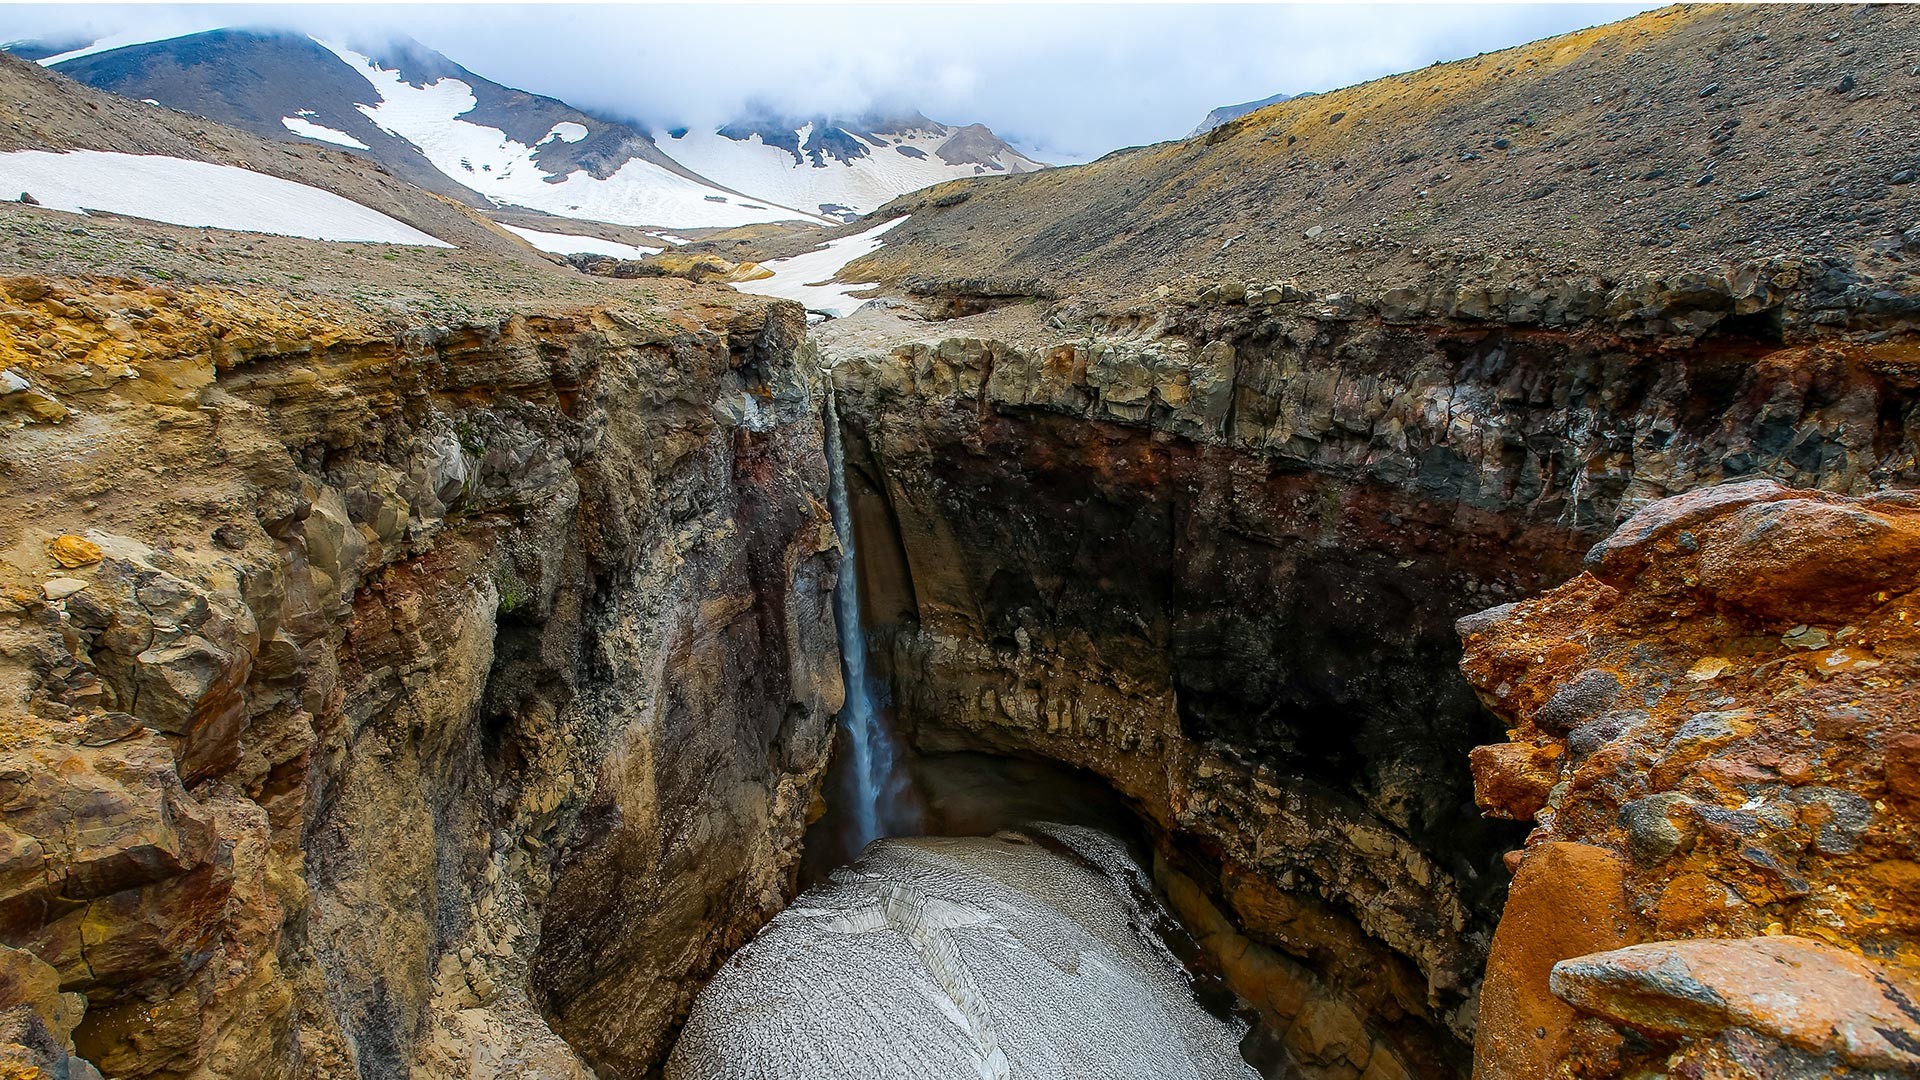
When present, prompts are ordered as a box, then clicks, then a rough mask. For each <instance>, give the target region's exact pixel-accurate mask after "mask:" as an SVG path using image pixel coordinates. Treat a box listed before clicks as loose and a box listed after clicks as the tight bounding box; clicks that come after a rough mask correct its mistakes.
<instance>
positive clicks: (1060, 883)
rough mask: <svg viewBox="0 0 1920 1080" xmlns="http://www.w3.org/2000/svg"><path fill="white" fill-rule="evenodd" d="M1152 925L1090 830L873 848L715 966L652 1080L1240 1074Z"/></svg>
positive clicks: (1223, 1036)
mask: <svg viewBox="0 0 1920 1080" xmlns="http://www.w3.org/2000/svg"><path fill="white" fill-rule="evenodd" d="M1163 919H1164V914H1163V913H1161V912H1160V911H1159V909H1158V905H1157V904H1156V903H1155V902H1154V900H1153V898H1152V892H1151V884H1150V882H1149V881H1148V879H1147V877H1146V874H1145V873H1144V872H1143V871H1142V870H1141V869H1140V867H1139V866H1138V865H1136V864H1135V863H1134V862H1133V861H1132V858H1131V856H1129V855H1128V854H1127V851H1126V849H1125V848H1124V847H1123V846H1122V845H1121V844H1120V843H1118V842H1117V841H1115V840H1114V839H1113V838H1112V837H1109V836H1107V835H1105V834H1103V833H1099V832H1096V831H1094V830H1091V829H1086V828H1081V827H1077V826H1062V825H1037V826H1030V827H1028V828H1025V829H1022V830H1018V831H1008V832H1001V833H998V834H996V835H994V836H991V837H966V838H933V837H920V838H914V839H903V840H881V841H878V842H876V843H874V844H873V845H871V846H869V847H868V848H867V850H866V852H865V853H864V854H862V855H861V857H860V859H859V860H858V861H857V862H855V863H854V864H853V865H852V866H849V867H845V868H843V869H841V870H838V871H836V872H835V873H834V876H833V880H832V881H831V882H829V883H828V884H825V885H820V886H816V887H815V888H813V889H810V890H808V891H807V892H806V893H805V894H803V895H802V896H801V897H800V898H799V899H798V900H796V901H795V902H794V905H793V906H792V907H790V908H788V909H787V910H786V911H784V912H782V913H780V914H779V915H778V916H775V918H774V919H773V921H772V922H770V923H768V924H767V926H766V928H765V929H763V930H762V931H761V932H760V935H759V937H757V938H756V939H755V940H754V941H753V943H752V944H750V945H748V946H747V947H746V948H745V949H743V950H741V951H740V952H738V953H736V954H735V955H734V957H733V958H732V959H731V960H729V961H728V962H727V965H726V966H725V967H724V968H722V969H721V971H720V973H719V975H717V976H716V977H715V978H714V980H713V982H712V983H710V984H708V986H707V987H706V988H705V989H704V990H702V991H701V994H700V999H699V1002H698V1004H697V1005H696V1006H695V1008H694V1012H693V1015H692V1017H690V1018H689V1020H688V1022H687V1027H686V1030H685V1032H684V1033H683V1034H682V1036H681V1038H680V1041H679V1043H678V1045H676V1046H675V1047H674V1051H673V1057H672V1059H671V1061H670V1062H669V1064H668V1067H667V1076H668V1077H669V1078H670V1080H726V1078H731V1077H784V1076H791V1077H801V1076H810V1077H845V1078H848V1080H853V1078H864V1077H872V1076H900V1077H915V1078H925V1080H936V1078H938V1080H981V1078H989V1080H991V1078H1007V1077H1017V1076H1061V1077H1067V1076H1102V1077H1114V1078H1116V1080H1226V1078H1229V1077H1232V1078H1246V1080H1252V1078H1254V1077H1256V1076H1257V1075H1258V1074H1257V1073H1255V1072H1254V1071H1253V1070H1252V1069H1251V1068H1250V1067H1248V1065H1247V1064H1246V1062H1244V1061H1243V1060H1241V1058H1240V1054H1239V1050H1238V1047H1237V1045H1236V1044H1237V1041H1238V1039H1239V1036H1240V1034H1241V1030H1240V1029H1238V1028H1237V1027H1236V1026H1235V1025H1231V1024H1229V1023H1226V1022H1223V1021H1221V1020H1218V1019H1215V1018H1214V1017H1211V1016H1208V1015H1207V1014H1206V1013H1205V1012H1203V1011H1202V1010H1201V1009H1200V1006H1199V1005H1198V1004H1197V1003H1196V1002H1195V1001H1194V997H1193V991H1192V989H1191V987H1190V986H1189V985H1188V979H1187V975H1186V973H1185V972H1183V971H1181V969H1180V967H1179V965H1178V963H1177V962H1176V961H1175V960H1174V958H1173V956H1172V955H1171V954H1170V953H1169V952H1168V951H1167V949H1166V946H1165V945H1164V944H1162V943H1161V942H1160V941H1159V939H1158V938H1156V937H1154V936H1153V933H1154V931H1153V929H1152V928H1153V927H1154V926H1155V925H1156V924H1157V923H1159V922H1160V921H1161V920H1163Z"/></svg>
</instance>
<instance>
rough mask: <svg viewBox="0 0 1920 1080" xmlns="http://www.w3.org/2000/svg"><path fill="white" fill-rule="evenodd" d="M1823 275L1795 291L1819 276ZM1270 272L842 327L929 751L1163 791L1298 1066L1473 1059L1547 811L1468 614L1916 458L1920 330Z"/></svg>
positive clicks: (900, 634) (1788, 304)
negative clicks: (1319, 289)
mask: <svg viewBox="0 0 1920 1080" xmlns="http://www.w3.org/2000/svg"><path fill="white" fill-rule="evenodd" d="M1723 280H1724V279H1723ZM1793 283H1795V279H1791V278H1783V279H1782V281H1781V283H1779V284H1776V285H1775V286H1774V287H1773V292H1772V293H1771V295H1770V297H1769V303H1770V304H1771V305H1774V307H1775V309H1776V310H1785V309H1792V310H1796V311H1797V310H1804V309H1803V308H1801V307H1800V306H1799V304H1798V297H1800V296H1802V295H1804V294H1803V293H1802V292H1801V291H1800V290H1799V288H1798V287H1797V286H1796V288H1794V289H1791V290H1790V289H1788V288H1786V287H1785V286H1786V285H1787V284H1793ZM1273 292H1274V293H1275V295H1274V296H1273V297H1272V298H1271V301H1269V297H1268V296H1267V295H1266V290H1264V289H1260V288H1248V289H1245V290H1241V289H1231V290H1226V289H1215V290H1206V291H1201V292H1197V293H1195V292H1187V293H1184V294H1182V293H1180V292H1178V291H1177V290H1165V291H1163V293H1162V295H1161V298H1160V300H1159V301H1158V303H1157V304H1155V305H1152V306H1148V305H1129V306H1125V307H1122V308H1120V309H1118V310H1112V309H1106V310H1100V309H1095V310H1087V309H1082V308H1079V307H1077V306H1076V305H1071V304H1065V303H1061V304H1054V305H1051V306H1047V307H1042V306H1041V305H1037V304H1034V305H1020V306H1015V307H1009V308H1002V309H999V310H995V311H992V312H989V313H986V314H981V315H977V316H971V317H966V318H960V319H952V320H946V321H934V322H927V321H915V320H914V319H912V318H910V317H905V316H903V315H902V314H901V313H900V312H899V311H898V310H879V309H873V310H869V311H867V312H864V313H862V314H861V315H858V316H856V317H855V318H853V319H850V320H845V321H843V322H840V323H836V324H831V325H829V326H828V327H826V328H823V329H821V330H819V331H817V332H816V336H817V337H818V338H819V340H820V342H821V348H822V351H823V353H824V355H826V356H827V357H828V358H829V360H830V361H831V362H832V364H833V373H834V380H835V384H836V387H837V391H838V395H839V402H840V415H841V417H842V420H843V423H844V424H845V425H846V426H847V428H848V432H849V436H850V438H849V462H850V466H851V468H852V472H853V474H854V479H853V480H852V481H851V483H850V486H851V488H852V489H853V490H854V493H855V509H856V514H855V517H856V521H857V522H858V523H859V525H860V542H859V545H858V547H859V549H860V551H861V553H862V555H861V557H862V563H863V565H862V567H861V572H862V574H863V582H864V583H865V585H866V600H867V604H868V607H869V611H868V622H869V625H870V626H873V627H876V628H879V635H880V636H881V637H882V638H884V639H885V640H886V641H887V642H888V645H889V648H888V650H886V652H885V659H884V661H883V663H884V664H885V665H886V666H887V667H888V668H889V670H890V672H891V675H892V685H893V690H894V697H895V702H896V705H897V707H898V709H899V711H900V713H901V717H902V720H903V722H904V723H905V724H906V725H907V726H908V727H909V728H910V729H911V730H912V732H913V735H914V738H915V741H916V742H917V743H918V744H919V745H920V746H921V747H922V748H923V749H926V750H934V751H940V750H953V749H974V748H980V747H983V746H984V747H990V748H993V749H996V750H999V751H1001V752H1007V753H1016V754H1028V755H1036V756H1041V757H1046V758H1050V759H1054V760H1059V761H1063V762H1066V763H1068V764H1071V765H1074V766H1077V767H1080V768H1084V769H1088V770H1091V771H1093V772H1095V773H1097V774H1099V775H1101V776H1103V777H1105V778H1107V779H1108V781H1109V782H1111V783H1113V784H1114V785H1115V787H1116V788H1117V789H1118V790H1119V791H1120V792H1122V793H1123V794H1124V795H1125V796H1127V797H1128V798H1129V799H1131V800H1133V801H1134V803H1135V804H1136V806H1137V807H1138V809H1139V810H1140V812H1141V813H1142V814H1143V816H1145V817H1146V818H1148V819H1149V820H1150V821H1152V822H1153V824H1154V825H1155V826H1156V828H1157V830H1158V831H1159V834H1160V835H1161V837H1162V838H1163V848H1164V850H1165V853H1166V854H1167V856H1168V860H1169V865H1168V867H1167V868H1166V869H1167V870H1168V871H1169V873H1167V874H1165V875H1163V877H1164V879H1165V881H1167V882H1171V883H1172V884H1171V885H1170V888H1172V889H1173V890H1174V891H1175V892H1176V893H1179V892H1180V890H1181V889H1182V888H1183V886H1181V885H1180V882H1181V881H1182V880H1185V881H1186V882H1188V883H1190V884H1192V885H1193V886H1194V888H1193V889H1192V890H1191V891H1190V892H1189V893H1188V894H1187V895H1189V896H1190V897H1192V898H1193V899H1194V900H1195V906H1193V907H1191V908H1189V909H1188V910H1184V911H1183V912H1182V914H1183V916H1185V917H1187V919H1188V920H1189V921H1190V922H1197V923H1199V924H1207V923H1209V921H1210V920H1214V919H1216V918H1223V920H1224V921H1221V922H1220V923H1219V928H1220V933H1221V935H1222V936H1221V937H1220V939H1219V945H1220V947H1221V949H1223V950H1224V951H1226V952H1227V953H1228V954H1229V955H1234V954H1237V953H1238V952H1239V951H1240V950H1244V949H1246V948H1247V947H1248V944H1249V942H1251V943H1252V944H1253V945H1255V946H1258V947H1260V948H1263V949H1266V950H1268V951H1269V953H1270V954H1271V955H1269V956H1264V957H1263V958H1262V960H1261V961H1260V963H1259V964H1258V965H1252V967H1254V968H1255V970H1249V971H1246V972H1243V973H1242V974H1243V975H1244V977H1245V978H1244V984H1243V988H1242V992H1243V994H1246V995H1247V996H1248V997H1249V998H1252V999H1255V1000H1256V1001H1257V1000H1258V999H1259V998H1260V997H1261V995H1262V994H1263V993H1264V994H1265V995H1266V996H1267V1000H1268V1001H1269V1002H1270V1003H1271V1008H1270V1013H1271V1016H1270V1020H1271V1022H1272V1023H1273V1025H1274V1026H1275V1027H1276V1028H1277V1029H1278V1030H1280V1031H1282V1032H1284V1033H1286V1034H1285V1036H1284V1038H1285V1041H1286V1042H1287V1043H1288V1045H1289V1050H1290V1052H1291V1053H1292V1055H1293V1056H1294V1058H1295V1060H1296V1064H1299V1065H1301V1066H1302V1067H1304V1068H1306V1069H1308V1070H1309V1071H1310V1072H1313V1073H1315V1074H1317V1075H1329V1076H1334V1075H1344V1070H1347V1069H1355V1070H1359V1069H1365V1068H1367V1067H1369V1066H1370V1065H1371V1067H1373V1068H1374V1069H1375V1070H1376V1075H1394V1074H1395V1073H1394V1072H1393V1071H1392V1070H1395V1069H1399V1070H1403V1071H1405V1072H1407V1073H1408V1074H1410V1075H1428V1074H1432V1073H1434V1072H1435V1071H1436V1070H1438V1071H1446V1070H1450V1069H1460V1070H1464V1068H1465V1062H1464V1057H1463V1055H1464V1053H1465V1050H1466V1047H1467V1045H1468V1043H1469V1042H1471V1041H1472V1039H1473V1037H1474V1029H1475V1023H1476V1015H1477V1009H1478V1003H1477V1001H1476V999H1475V991H1476V987H1477V986H1478V983H1479V977H1480V974H1479V973H1480V971H1481V968H1482V965H1483V964H1484V962H1485V957H1486V950H1487V948H1488V944H1489V940H1490V936H1491V935H1492V933H1493V928H1494V925H1495V923H1496V921H1497V920H1498V919H1499V917H1500V912H1501V907H1502V900H1503V895H1504V892H1503V890H1504V886H1505V879H1506V875H1505V872H1504V870H1503V869H1502V867H1501V863H1500V857H1501V854H1502V852H1503V851H1504V850H1505V849H1506V848H1508V847H1510V846H1511V845H1512V844H1513V843H1514V841H1515V840H1516V839H1517V834H1513V833H1509V832H1507V831H1505V830H1503V829H1501V828H1499V827H1497V826H1492V825H1488V824H1485V823H1482V822H1481V821H1480V820H1479V818H1478V811H1477V809H1476V808H1475V806H1474V805H1473V801H1472V793H1471V790H1470V784H1469V777H1468V774H1467V772H1466V770H1465V769H1464V768H1462V760H1463V759H1464V757H1465V755H1466V754H1467V752H1468V751H1469V750H1470V749H1471V748H1472V747H1473V746H1475V745H1477V744H1480V743H1488V742H1495V741H1498V740H1499V738H1500V734H1499V727H1498V725H1497V724H1496V723H1495V722H1494V721H1493V720H1492V718H1490V717H1489V716H1488V714H1486V713H1485V712H1483V711H1482V709H1481V707H1480V705H1479V703H1478V702H1476V701H1475V700H1474V698H1473V695H1472V693H1471V691H1470V689H1469V688H1468V687H1467V686H1466V685H1465V684H1464V683H1463V682H1462V681H1461V680H1459V678H1458V677H1457V676H1456V675H1455V674H1454V671H1453V669H1454V667H1455V665H1456V663H1457V662H1458V658H1459V655H1460V654H1459V644H1458V641H1457V638H1456V636H1455V633H1454V630H1453V626H1452V623H1453V620H1454V619H1456V618H1458V617H1460V616H1463V615H1466V614H1468V613H1470V612H1473V611H1477V610H1479V609H1481V608H1484V607H1487V606H1488V605H1489V604H1493V603H1498V602H1501V601H1503V600H1513V599H1518V598H1520V597H1522V596H1525V595H1529V594H1531V593H1533V592H1536V591H1538V590H1540V589H1543V588H1547V587H1549V586H1552V585H1554V584H1556V583H1558V582H1560V581H1562V580H1565V579H1566V578H1567V577H1569V576H1571V575H1573V574H1575V573H1577V572H1578V569H1579V566H1580V560H1581V557H1582V553H1583V552H1584V551H1585V550H1586V549H1587V548H1588V547H1589V546H1590V545H1591V544H1592V543H1593V542H1595V541H1596V540H1598V539H1600V538H1601V537H1603V536H1604V535H1605V534H1606V533H1607V532H1608V531H1609V530H1610V529H1611V528H1612V527H1613V525H1614V523H1615V522H1617V521H1619V520H1620V519H1621V518H1623V517H1625V516H1626V515H1629V514H1631V513H1632V512H1633V511H1634V510H1635V509H1636V508H1638V507H1640V506H1643V505H1646V504H1647V503H1649V502H1652V501H1654V500H1657V499H1659V498H1661V497H1664V496H1666V495H1668V494H1670V493H1673V492H1680V491H1686V490H1690V489H1694V488H1698V487H1702V486H1707V485H1713V484H1716V483H1719V482H1722V481H1724V480H1728V479H1737V478H1740V477H1744V476H1751V475H1765V476H1772V477H1777V478H1779V480H1780V481H1782V482H1784V483H1789V484H1794V485H1798V486H1802V487H1810V488H1824V489H1827V490H1832V491H1838V492H1851V493H1866V492H1869V491H1872V490H1874V489H1876V488H1878V487H1881V486H1884V485H1910V484H1913V483H1914V482H1915V481H1916V480H1920V475H1916V466H1915V464H1914V439H1913V436H1912V424H1913V420H1912V417H1913V416H1914V415H1915V409H1916V408H1917V407H1920V371H1917V370H1916V369H1915V368H1914V367H1913V364H1912V361H1911V344H1910V342H1911V338H1910V336H1909V334H1910V330H1909V328H1908V327H1907V326H1906V324H1905V322H1904V321H1903V320H1901V319H1899V318H1889V319H1885V320H1883V321H1881V322H1880V323H1879V324H1878V325H1877V326H1876V327H1874V328H1872V329H1864V330H1861V331H1854V332H1847V331H1844V330H1829V329H1827V328H1826V327H1824V326H1823V325H1822V324H1819V323H1815V322H1812V321H1810V320H1806V319H1801V318H1799V317H1797V316H1793V315H1782V316H1781V319H1780V322H1779V323H1777V324H1776V325H1775V327H1774V328H1772V329H1767V330H1764V331H1762V332H1758V333H1756V332H1751V331H1750V328H1751V327H1752V325H1753V324H1752V323H1748V322H1743V321H1741V320H1739V319H1734V318H1731V310H1730V309H1724V308H1723V309H1720V311H1719V312H1718V314H1717V315H1716V317H1712V318H1707V319H1702V320H1699V321H1694V320H1689V319H1685V318H1672V319H1667V318H1654V319H1650V320H1649V321H1648V322H1646V323H1643V324H1639V325H1638V326H1631V325H1623V324H1622V323H1620V322H1617V321H1614V320H1613V319H1612V318H1610V317H1609V316H1608V315H1607V314H1605V312H1604V311H1603V310H1600V309H1598V308H1589V309H1587V313H1585V314H1580V313H1578V312H1574V311H1568V310H1564V309H1563V310H1562V311H1561V312H1560V313H1559V314H1558V315H1556V316H1555V322H1556V325H1554V326H1551V327H1541V326H1537V325H1514V324H1512V323H1510V322H1508V321H1506V320H1484V319H1478V318H1462V317H1458V316H1455V317H1441V316H1434V315H1429V314H1422V315H1419V316H1401V317H1396V318H1393V319H1388V318H1384V317H1382V316H1381V315H1380V314H1379V313H1377V312H1372V311H1368V310H1365V309H1364V308H1359V307H1345V306H1341V305H1337V304H1333V303H1329V302H1326V301H1324V300H1322V301H1310V300H1307V299H1305V298H1303V297H1300V296H1299V295H1298V290H1295V293H1294V295H1285V294H1284V290H1280V289H1275V290H1273ZM1723 295H1724V294H1723ZM1783 338H1791V339H1792V342H1791V343H1788V342H1787V341H1784V340H1782V339H1783ZM1202 898H1204V900H1203V899H1202ZM1289 965H1291V966H1289ZM1276 972H1279V974H1276ZM1316 1003H1319V1004H1318V1006H1316V1007H1313V1008H1310V1007H1309V1006H1315V1005H1316ZM1329 1014H1331V1015H1333V1016H1336V1017H1338V1018H1339V1019H1338V1020H1337V1021H1329V1020H1327V1017H1328V1015H1329ZM1329 1025H1331V1027H1332V1029H1334V1030H1336V1031H1337V1032H1338V1034H1337V1036H1336V1035H1334V1034H1330V1033H1329ZM1383 1050H1384V1051H1385V1052H1384V1053H1383V1052H1382V1051H1383Z"/></svg>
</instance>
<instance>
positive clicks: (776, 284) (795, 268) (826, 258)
mask: <svg viewBox="0 0 1920 1080" xmlns="http://www.w3.org/2000/svg"><path fill="white" fill-rule="evenodd" d="M906 220H907V219H906V218H905V217H897V218H894V219H893V220H891V221H884V222H881V223H880V224H878V225H875V226H874V227H873V228H871V229H868V230H866V231H865V232H859V233H855V234H853V235H852V236H843V237H841V238H840V239H838V240H829V241H827V246H826V247H823V248H821V249H820V250H819V251H809V252H807V253H806V254H804V255H795V256H793V257H791V258H787V259H774V260H772V261H770V262H767V263H763V264H762V265H763V266H765V267H766V268H767V269H768V270H771V271H773V276H772V277H770V278H762V279H760V280H759V281H743V282H740V283H739V284H737V285H735V286H734V288H736V289H739V290H740V291H741V292H750V293H757V294H759V295H761V296H778V297H780V298H782V299H785V300H798V301H800V303H802V304H804V305H806V307H807V309H808V310H809V311H824V312H826V313H827V314H829V315H832V316H833V317H834V318H836V319H838V318H845V317H846V316H847V315H848V314H849V313H850V312H852V311H853V309H854V308H857V307H859V306H860V305H861V304H863V303H865V302H866V301H864V300H861V299H859V298H857V297H855V296H854V295H853V294H852V291H851V290H853V289H859V288H864V286H862V285H860V284H858V283H855V284H840V283H838V282H835V281H833V280H831V279H832V278H833V276H834V275H835V274H838V273H839V272H840V270H841V268H843V267H845V266H846V265H847V264H848V263H850V262H852V261H853V260H855V259H858V258H860V257H861V256H863V255H868V254H871V253H873V252H874V251H877V250H879V248H880V245H881V244H882V243H884V241H882V240H881V239H880V237H881V236H883V235H884V234H885V233H886V232H887V231H888V230H889V229H892V228H894V227H895V226H897V225H899V224H900V223H901V222H903V221H906Z"/></svg>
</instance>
